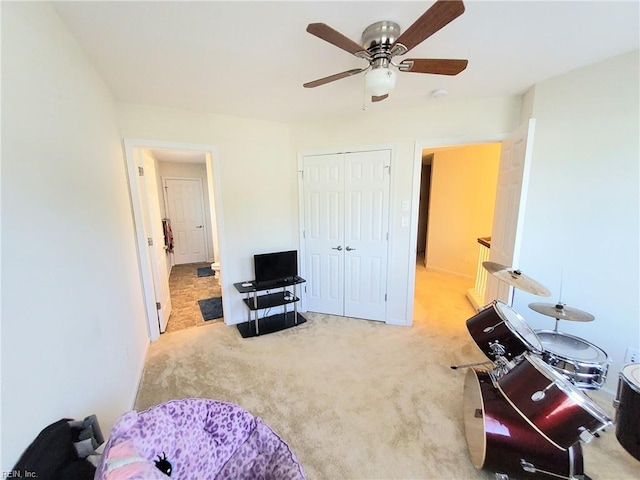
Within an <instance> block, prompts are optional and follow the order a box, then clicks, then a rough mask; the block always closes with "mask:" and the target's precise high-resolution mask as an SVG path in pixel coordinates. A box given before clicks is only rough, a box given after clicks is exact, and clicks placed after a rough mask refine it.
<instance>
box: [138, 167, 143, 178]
mask: <svg viewBox="0 0 640 480" xmlns="http://www.w3.org/2000/svg"><path fill="white" fill-rule="evenodd" d="M138 175H139V176H140V177H144V167H138Z"/></svg>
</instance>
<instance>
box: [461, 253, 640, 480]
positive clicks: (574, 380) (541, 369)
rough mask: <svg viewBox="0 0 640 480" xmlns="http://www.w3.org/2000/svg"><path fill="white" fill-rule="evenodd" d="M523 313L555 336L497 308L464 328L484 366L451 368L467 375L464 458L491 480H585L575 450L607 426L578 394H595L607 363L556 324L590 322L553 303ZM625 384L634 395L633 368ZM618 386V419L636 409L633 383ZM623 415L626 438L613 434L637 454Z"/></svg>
mask: <svg viewBox="0 0 640 480" xmlns="http://www.w3.org/2000/svg"><path fill="white" fill-rule="evenodd" d="M483 266H484V268H486V269H487V271H488V272H489V273H490V274H492V275H494V276H495V277H496V278H498V279H499V280H501V281H504V282H505V283H507V284H508V285H511V286H513V287H515V288H518V289H521V290H524V291H526V292H528V293H532V294H534V295H539V296H550V295H551V293H550V292H549V290H547V289H546V287H544V286H543V285H541V284H539V283H538V282H536V281H535V280H533V279H531V278H529V277H527V276H525V275H524V274H522V272H520V271H519V270H510V269H509V268H507V267H505V266H502V265H500V264H497V263H493V262H484V263H483ZM529 308H531V309H532V310H534V311H536V312H538V313H541V314H543V315H546V316H549V317H553V318H555V319H556V325H555V329H554V330H538V331H534V330H532V329H531V328H530V327H529V325H528V324H527V322H526V321H525V320H524V318H523V317H522V316H521V315H520V314H518V313H517V312H516V311H515V310H514V309H513V308H512V307H511V306H509V305H507V304H505V303H504V302H501V301H499V300H496V301H493V302H492V303H490V304H489V305H487V306H485V307H484V308H483V309H481V310H480V311H479V312H478V313H477V314H476V315H474V316H473V317H471V318H469V319H468V320H467V329H468V330H469V333H470V335H471V337H472V339H473V341H474V342H475V343H476V345H477V346H478V348H479V349H480V350H481V351H482V353H483V354H484V355H485V356H486V357H487V359H488V360H487V361H484V362H478V363H471V364H466V365H454V366H452V367H451V368H453V369H458V368H468V371H467V374H466V377H465V382H464V397H463V399H464V412H463V413H464V424H465V434H466V440H467V447H468V449H469V456H470V458H471V461H472V463H473V464H474V466H475V467H476V468H478V469H482V468H484V469H487V470H490V471H493V472H495V477H496V479H497V480H508V479H509V478H510V475H511V476H512V477H513V478H556V479H557V478H562V479H571V480H583V479H585V478H588V477H586V476H585V475H584V471H583V457H582V443H587V442H590V441H591V440H592V439H593V438H594V437H596V436H598V432H599V431H600V430H602V429H604V428H605V427H608V426H610V425H612V424H613V422H612V421H611V419H610V418H609V417H608V416H607V414H606V413H605V412H604V411H603V410H602V409H601V408H600V407H599V406H598V405H597V404H596V403H595V402H594V401H593V400H592V399H591V398H590V397H589V396H588V395H587V394H586V392H585V390H597V389H599V388H601V387H602V385H603V384H604V382H605V380H606V376H607V372H608V368H609V364H610V363H611V361H610V360H609V357H608V356H607V354H606V353H605V352H604V351H603V350H602V349H600V348H598V347H597V346H596V345H594V344H592V343H590V342H588V341H586V340H584V339H582V338H579V337H576V336H573V335H568V334H566V333H562V332H559V331H558V323H559V321H560V320H567V321H577V322H588V321H593V320H594V317H593V315H591V314H589V313H587V312H583V311H581V310H578V309H576V308H571V307H567V306H566V305H564V304H563V303H561V302H560V301H558V303H556V304H548V303H531V304H529ZM480 366H483V367H484V368H478V367H480ZM629 367H632V366H629ZM623 373H624V370H623ZM626 376H631V377H633V378H635V377H639V378H635V382H636V383H635V386H636V388H638V389H639V390H640V387H638V385H640V371H639V370H638V369H635V368H634V369H633V372H631V373H627V374H626ZM634 376H635V377H634ZM622 378H623V377H622V374H621V381H620V384H619V388H618V390H619V392H618V397H617V398H618V399H619V400H616V402H614V405H616V408H617V409H618V415H617V417H618V419H619V418H620V417H621V410H624V409H622V408H621V407H622V406H623V404H624V405H630V404H633V405H635V406H637V403H638V402H639V400H638V398H637V396H634V395H633V393H636V394H637V393H638V390H634V389H633V388H632V386H628V384H629V383H633V382H623V381H622ZM625 378H626V377H625ZM627 410H628V409H627ZM631 410H635V408H633V409H631ZM625 414H627V415H635V417H634V419H633V422H632V423H631V427H630V430H632V431H633V432H627V431H626V430H625V432H621V433H622V435H623V436H626V437H630V436H631V435H636V437H635V438H629V439H628V443H630V444H634V443H635V448H636V449H637V448H638V445H640V443H638V435H640V433H638V432H637V425H638V414H637V411H636V412H634V413H626V412H625ZM625 423H626V422H625ZM617 436H618V439H619V441H620V443H621V444H622V445H623V446H624V447H625V448H626V449H627V450H629V449H628V448H627V447H626V446H625V444H624V443H623V441H622V440H620V435H618V434H617ZM629 451H630V450H629ZM630 453H632V455H633V452H631V451H630ZM634 456H636V455H634ZM636 458H639V459H640V457H638V456H636Z"/></svg>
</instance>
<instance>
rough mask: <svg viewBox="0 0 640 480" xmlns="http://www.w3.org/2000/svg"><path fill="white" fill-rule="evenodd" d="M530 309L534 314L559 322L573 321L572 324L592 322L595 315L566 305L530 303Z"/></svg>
mask: <svg viewBox="0 0 640 480" xmlns="http://www.w3.org/2000/svg"><path fill="white" fill-rule="evenodd" d="M529 308H530V309H531V310H533V311H534V312H538V313H541V314H542V315H546V316H547V317H553V318H555V319H557V320H571V321H572V322H592V321H593V320H595V319H596V317H594V316H593V315H591V314H590V313H587V312H583V311H582V310H578V309H577V308H573V307H567V306H566V305H565V304H564V303H530V304H529Z"/></svg>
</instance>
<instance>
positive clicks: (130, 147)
mask: <svg viewBox="0 0 640 480" xmlns="http://www.w3.org/2000/svg"><path fill="white" fill-rule="evenodd" d="M123 146H124V153H125V163H126V168H127V173H128V182H129V192H130V197H131V205H132V210H133V220H134V229H135V236H136V244H137V245H136V246H137V251H138V265H139V269H140V281H141V284H142V291H143V296H144V299H143V301H144V305H145V310H146V316H147V327H148V333H149V340H151V341H152V342H154V341H156V340H157V339H158V338H159V336H160V327H159V325H158V319H157V313H156V305H155V292H154V290H153V273H152V269H151V268H152V267H151V264H150V260H149V256H148V255H147V254H146V245H147V243H146V242H147V240H146V237H145V233H144V224H143V223H142V213H141V205H140V197H139V194H140V192H139V189H138V182H137V175H138V169H137V165H136V161H135V150H136V149H153V148H160V149H173V150H189V151H198V152H204V153H205V156H206V160H205V164H206V166H207V187H210V186H213V189H212V190H211V191H209V201H210V204H212V209H211V220H210V221H211V228H212V230H213V231H214V232H215V233H213V232H212V233H213V235H212V237H213V239H214V241H215V239H216V238H217V244H218V252H219V254H220V259H224V258H226V255H225V254H226V241H225V238H224V235H223V234H222V232H224V221H223V206H222V195H221V192H222V190H221V188H222V182H221V179H220V160H219V155H218V148H217V147H216V146H213V145H202V144H194V143H180V142H166V141H156V140H141V139H129V138H124V139H123ZM203 204H204V202H203ZM214 215H215V216H214ZM217 260H218V261H219V259H217ZM224 271H225V267H224V263H222V262H221V265H220V285H221V286H222V308H223V310H224V311H225V312H231V308H230V305H229V297H230V295H228V294H226V293H225V285H224V283H223V281H222V280H223V278H224ZM225 323H226V324H227V325H228V324H229V320H228V319H225Z"/></svg>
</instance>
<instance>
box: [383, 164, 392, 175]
mask: <svg viewBox="0 0 640 480" xmlns="http://www.w3.org/2000/svg"><path fill="white" fill-rule="evenodd" d="M384 168H386V169H387V173H388V174H389V175H391V165H385V166H384Z"/></svg>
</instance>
